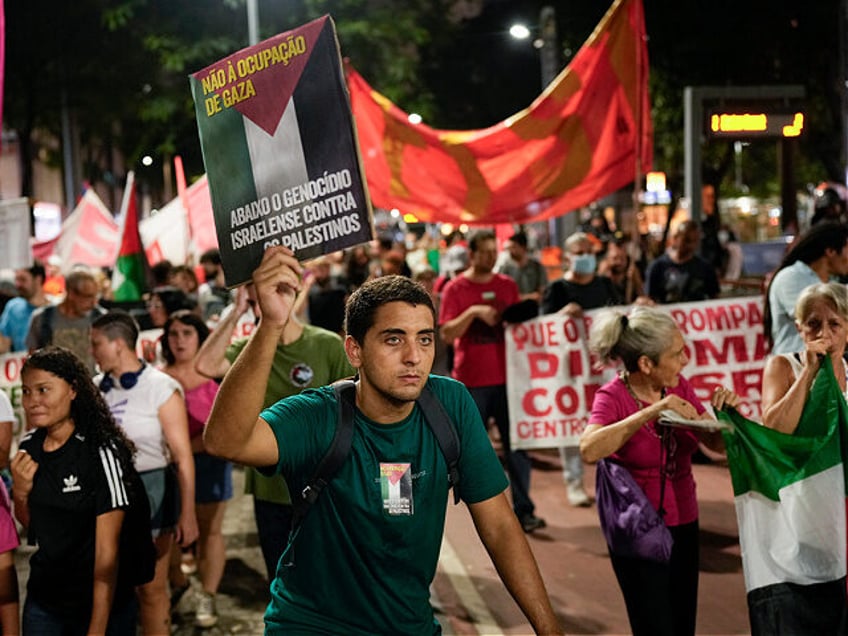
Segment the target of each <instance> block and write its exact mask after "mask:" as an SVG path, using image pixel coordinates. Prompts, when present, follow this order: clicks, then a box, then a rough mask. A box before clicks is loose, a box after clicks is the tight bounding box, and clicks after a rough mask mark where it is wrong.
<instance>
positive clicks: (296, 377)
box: [289, 362, 315, 386]
mask: <svg viewBox="0 0 848 636" xmlns="http://www.w3.org/2000/svg"><path fill="white" fill-rule="evenodd" d="M314 377H315V372H314V371H313V370H312V367H310V366H309V365H308V364H306V363H305V362H298V363H297V364H296V365H294V366H293V367H292V370H291V373H290V374H289V379H290V380H291V382H292V384H294V385H295V386H307V385H308V384H309V383H310V382H312V378H314Z"/></svg>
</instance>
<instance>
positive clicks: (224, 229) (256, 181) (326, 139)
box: [190, 16, 372, 286]
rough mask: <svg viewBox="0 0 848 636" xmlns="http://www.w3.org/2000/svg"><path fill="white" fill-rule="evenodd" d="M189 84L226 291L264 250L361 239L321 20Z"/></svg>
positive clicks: (360, 196) (333, 64)
mask: <svg viewBox="0 0 848 636" xmlns="http://www.w3.org/2000/svg"><path fill="white" fill-rule="evenodd" d="M190 81H191V92H192V95H193V97H194V106H195V114H196V117H197V124H198V130H199V134H200V145H201V149H202V151H203V161H204V164H205V166H206V172H207V175H208V178H209V191H210V195H211V199H212V208H213V211H214V215H215V227H216V231H217V235H218V245H219V249H220V251H221V261H222V264H223V267H224V274H225V277H226V281H227V285H228V286H234V285H238V284H240V283H243V282H245V281H246V280H248V279H249V278H250V275H251V274H252V272H253V270H254V269H256V267H257V266H258V265H259V263H260V261H261V260H262V254H263V253H264V252H265V250H266V249H267V248H268V247H270V246H272V245H285V246H287V247H289V248H291V249H292V251H294V253H295V254H296V256H297V257H298V259H300V260H306V259H309V258H314V257H316V256H320V255H321V254H327V253H330V252H333V251H336V250H340V249H343V248H345V247H350V246H351V245H356V244H359V243H363V242H365V241H368V240H370V239H371V237H372V231H371V203H370V200H369V198H368V192H367V189H366V186H365V178H364V173H363V171H362V164H361V160H360V157H359V150H358V146H357V141H356V130H355V128H354V122H353V117H352V115H351V111H350V99H349V95H348V93H347V88H346V86H345V81H344V75H343V73H342V66H341V58H340V55H339V46H338V40H337V39H336V31H335V27H334V25H333V21H332V19H331V18H330V17H329V16H324V17H322V18H319V19H317V20H314V21H312V22H309V23H308V24H305V25H303V26H301V27H299V28H297V29H294V30H292V31H288V32H286V33H282V34H280V35H277V36H274V37H272V38H270V39H268V40H265V41H264V42H260V43H259V44H256V45H254V46H251V47H248V48H246V49H242V50H241V51H238V52H237V53H233V54H232V55H230V56H229V57H227V58H225V59H223V60H220V61H219V62H217V63H215V64H213V65H211V66H209V67H207V68H205V69H203V70H202V71H199V72H197V73H195V74H194V75H192V76H191V78H190Z"/></svg>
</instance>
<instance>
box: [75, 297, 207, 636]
mask: <svg viewBox="0 0 848 636" xmlns="http://www.w3.org/2000/svg"><path fill="white" fill-rule="evenodd" d="M137 341H138V325H137V324H136V322H135V320H133V318H132V317H131V316H130V315H129V314H125V313H122V312H111V313H108V314H105V315H104V316H101V317H100V318H98V319H97V320H95V321H94V323H93V324H92V329H91V348H92V351H93V354H94V357H95V359H96V360H97V364H98V366H99V367H100V370H101V374H100V375H99V376H97V377H96V378H95V382H96V383H97V384H98V386H99V387H100V392H101V393H102V394H103V397H104V399H105V401H106V403H107V404H108V406H109V408H110V410H111V411H112V414H113V415H114V417H115V420H116V421H117V423H118V425H119V426H120V427H121V428H122V429H123V430H124V431H125V432H126V434H127V437H129V439H130V440H132V442H133V443H134V444H135V446H136V449H137V450H138V452H137V454H136V457H135V467H136V469H137V470H138V472H139V473H140V475H141V479H142V481H143V482H144V487H145V489H146V491H147V496H148V498H149V499H150V502H151V505H150V510H151V515H152V517H151V521H152V526H153V534H154V542H155V544H156V554H157V557H156V573H155V575H154V577H153V580H152V581H151V582H150V583H147V584H145V585H142V586H140V587H139V588H138V597H139V602H140V605H141V625H142V629H143V631H144V633H145V634H168V633H169V632H170V625H171V613H170V597H169V594H168V564H169V560H170V552H171V545H172V543H173V542H174V541H176V542H177V543H178V544H179V545H181V546H183V547H186V546H189V545H191V544H192V543H194V541H195V540H196V539H197V535H198V530H197V517H196V516H195V507H194V481H195V480H194V460H193V458H192V453H191V443H190V442H189V435H188V421H187V415H186V406H185V400H184V399H183V395H182V387H181V386H180V384H179V382H177V381H176V380H175V379H174V378H172V377H170V376H168V375H166V374H165V373H162V372H161V371H159V370H158V369H155V368H153V367H151V366H150V365H148V364H147V363H146V362H144V361H143V360H140V359H139V358H138V357H137V356H136V352H135V351H136V344H137Z"/></svg>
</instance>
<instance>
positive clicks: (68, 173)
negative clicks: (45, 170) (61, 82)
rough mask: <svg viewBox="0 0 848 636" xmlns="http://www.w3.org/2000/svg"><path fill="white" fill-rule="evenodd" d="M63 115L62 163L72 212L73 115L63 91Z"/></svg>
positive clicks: (67, 197)
mask: <svg viewBox="0 0 848 636" xmlns="http://www.w3.org/2000/svg"><path fill="white" fill-rule="evenodd" d="M60 100H61V102H60V103H61V114H60V119H61V122H62V163H63V164H64V168H65V170H64V177H65V178H64V181H65V183H64V185H65V207H66V208H67V209H68V210H69V211H70V210H73V209H74V205H75V204H76V188H75V185H74V173H75V172H76V170H74V150H73V136H72V134H71V114H70V111H69V110H68V94H67V93H66V92H65V90H64V89H62V94H61V97H60Z"/></svg>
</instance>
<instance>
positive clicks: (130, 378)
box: [100, 360, 147, 393]
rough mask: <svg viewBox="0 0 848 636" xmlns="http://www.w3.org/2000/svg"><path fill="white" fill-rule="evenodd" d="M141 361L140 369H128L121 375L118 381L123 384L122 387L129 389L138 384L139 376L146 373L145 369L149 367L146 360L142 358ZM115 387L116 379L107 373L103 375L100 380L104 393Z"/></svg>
mask: <svg viewBox="0 0 848 636" xmlns="http://www.w3.org/2000/svg"><path fill="white" fill-rule="evenodd" d="M140 362H141V368H140V369H139V370H138V371H127V372H126V373H122V374H121V377H119V378H118V383H119V384H120V385H121V388H123V389H126V390H129V389H131V388H133V387H134V386H135V385H136V384H138V377H139V376H140V375H141V374H142V373H144V370H145V369H146V368H147V363H146V362H145V361H144V360H140ZM113 388H115V380H113V379H112V376H111V375H109V374H108V373H105V374H104V375H103V379H102V380H100V390H101V391H102V392H103V393H108V392H109V391H111V390H112V389H113Z"/></svg>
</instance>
